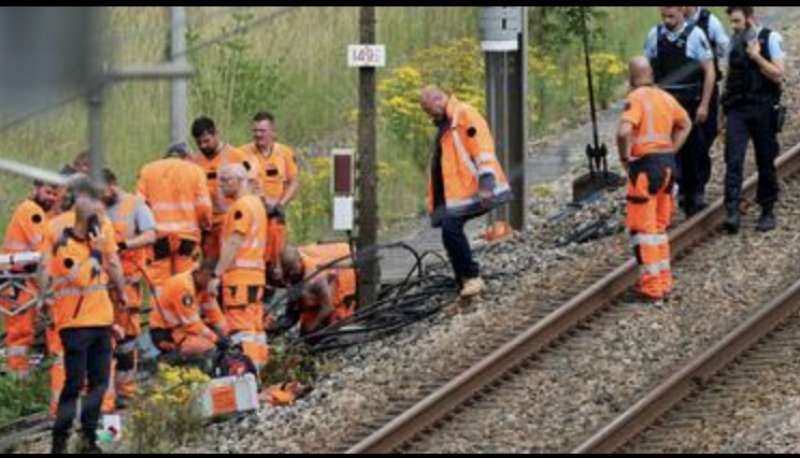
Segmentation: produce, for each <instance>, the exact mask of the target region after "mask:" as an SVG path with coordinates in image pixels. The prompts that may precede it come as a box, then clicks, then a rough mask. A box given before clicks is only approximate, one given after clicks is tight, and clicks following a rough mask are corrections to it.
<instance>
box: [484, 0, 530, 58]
mask: <svg viewBox="0 0 800 458" xmlns="http://www.w3.org/2000/svg"><path fill="white" fill-rule="evenodd" d="M523 11H524V8H523V7H519V6H492V7H484V8H481V10H480V35H481V50H482V51H486V52H507V51H516V50H518V49H519V34H520V33H522V21H523V20H525V18H524V17H523Z"/></svg>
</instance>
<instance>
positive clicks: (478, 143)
mask: <svg viewBox="0 0 800 458" xmlns="http://www.w3.org/2000/svg"><path fill="white" fill-rule="evenodd" d="M420 105H421V107H422V109H423V110H424V111H425V113H427V114H428V115H429V116H430V117H431V118H432V119H433V122H434V123H435V125H436V127H437V128H438V134H437V135H436V140H435V148H434V155H433V158H432V161H431V175H430V179H429V181H428V212H429V213H430V215H431V223H432V225H433V227H441V228H442V242H443V244H444V247H445V250H446V251H447V256H448V257H449V258H450V263H451V264H452V266H453V271H454V273H455V276H456V281H457V282H458V283H459V286H460V288H461V296H462V297H469V296H475V295H476V294H479V293H480V292H481V291H482V290H483V289H484V287H485V286H484V283H483V280H482V279H481V278H480V270H479V266H478V263H477V262H475V260H474V259H473V257H472V249H471V248H470V245H469V240H467V236H466V234H465V233H464V224H466V222H467V220H469V219H471V218H474V217H477V216H480V215H483V214H485V213H486V212H488V211H489V210H491V209H492V208H495V207H497V206H499V205H501V204H503V203H506V202H508V201H510V200H511V199H512V194H511V188H510V187H509V185H508V180H507V179H506V176H505V174H504V173H503V170H502V168H501V166H500V163H499V162H498V161H497V157H495V153H494V151H495V148H494V139H493V138H492V133H491V132H490V131H489V126H488V124H487V123H486V120H485V119H484V118H483V116H481V114H480V113H479V112H478V110H476V109H475V108H473V107H471V106H470V105H467V104H466V103H464V102H461V101H459V100H458V99H457V98H456V97H455V96H454V95H448V94H445V93H444V92H443V91H442V90H441V89H439V88H438V87H435V86H428V87H426V88H424V89H423V90H422V93H421V95H420Z"/></svg>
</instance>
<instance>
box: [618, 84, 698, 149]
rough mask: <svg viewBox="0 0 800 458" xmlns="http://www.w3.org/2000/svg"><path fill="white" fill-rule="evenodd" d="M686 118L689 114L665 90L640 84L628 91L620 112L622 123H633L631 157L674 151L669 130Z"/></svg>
mask: <svg viewBox="0 0 800 458" xmlns="http://www.w3.org/2000/svg"><path fill="white" fill-rule="evenodd" d="M689 121H690V119H689V114H688V113H687V112H686V110H684V109H683V107H682V106H681V105H680V103H678V101H677V100H675V98H674V97H673V96H672V95H670V94H669V93H668V92H666V91H664V90H662V89H660V88H658V87H656V86H642V87H639V88H637V89H635V90H633V91H631V93H630V94H628V97H627V98H626V103H625V111H624V112H623V113H622V122H629V123H631V124H632V125H633V146H632V148H631V156H632V157H633V158H637V157H641V156H644V155H645V154H649V153H675V152H676V151H675V148H674V145H673V144H672V131H673V130H674V129H675V125H676V124H680V123H686V122H689Z"/></svg>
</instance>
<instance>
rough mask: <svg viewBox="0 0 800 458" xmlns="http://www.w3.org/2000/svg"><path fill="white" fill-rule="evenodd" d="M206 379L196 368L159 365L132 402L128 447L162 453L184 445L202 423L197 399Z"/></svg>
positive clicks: (139, 451)
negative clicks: (152, 379) (154, 375)
mask: <svg viewBox="0 0 800 458" xmlns="http://www.w3.org/2000/svg"><path fill="white" fill-rule="evenodd" d="M209 380H210V379H209V376H208V375H206V374H205V373H204V372H203V371H201V370H200V369H197V368H185V367H173V366H169V365H166V364H159V366H158V375H157V377H156V379H155V380H154V381H153V383H152V384H151V385H149V386H148V387H147V388H146V389H142V388H139V392H138V393H137V394H136V396H135V397H134V399H133V402H132V403H131V414H130V418H129V421H128V431H129V435H128V441H129V446H130V450H131V451H132V452H134V453H155V452H162V453H163V452H168V451H170V450H173V449H175V448H178V447H180V446H182V445H185V444H186V442H187V441H188V439H189V438H190V437H191V436H192V435H193V434H196V433H197V431H198V429H199V428H200V427H201V426H202V417H201V413H200V410H199V409H200V403H199V402H198V401H199V399H200V396H201V395H202V394H203V390H204V389H205V385H206V383H207V382H208V381H209Z"/></svg>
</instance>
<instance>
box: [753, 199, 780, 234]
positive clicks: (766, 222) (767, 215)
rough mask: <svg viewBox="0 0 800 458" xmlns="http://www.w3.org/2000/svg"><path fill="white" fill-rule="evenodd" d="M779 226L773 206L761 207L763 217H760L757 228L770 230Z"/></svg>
mask: <svg viewBox="0 0 800 458" xmlns="http://www.w3.org/2000/svg"><path fill="white" fill-rule="evenodd" d="M776 226H777V222H776V221H775V212H774V211H773V210H772V206H771V205H768V206H764V207H761V217H760V218H759V219H758V224H756V230H757V231H760V232H769V231H771V230H773V229H775V227H776Z"/></svg>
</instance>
